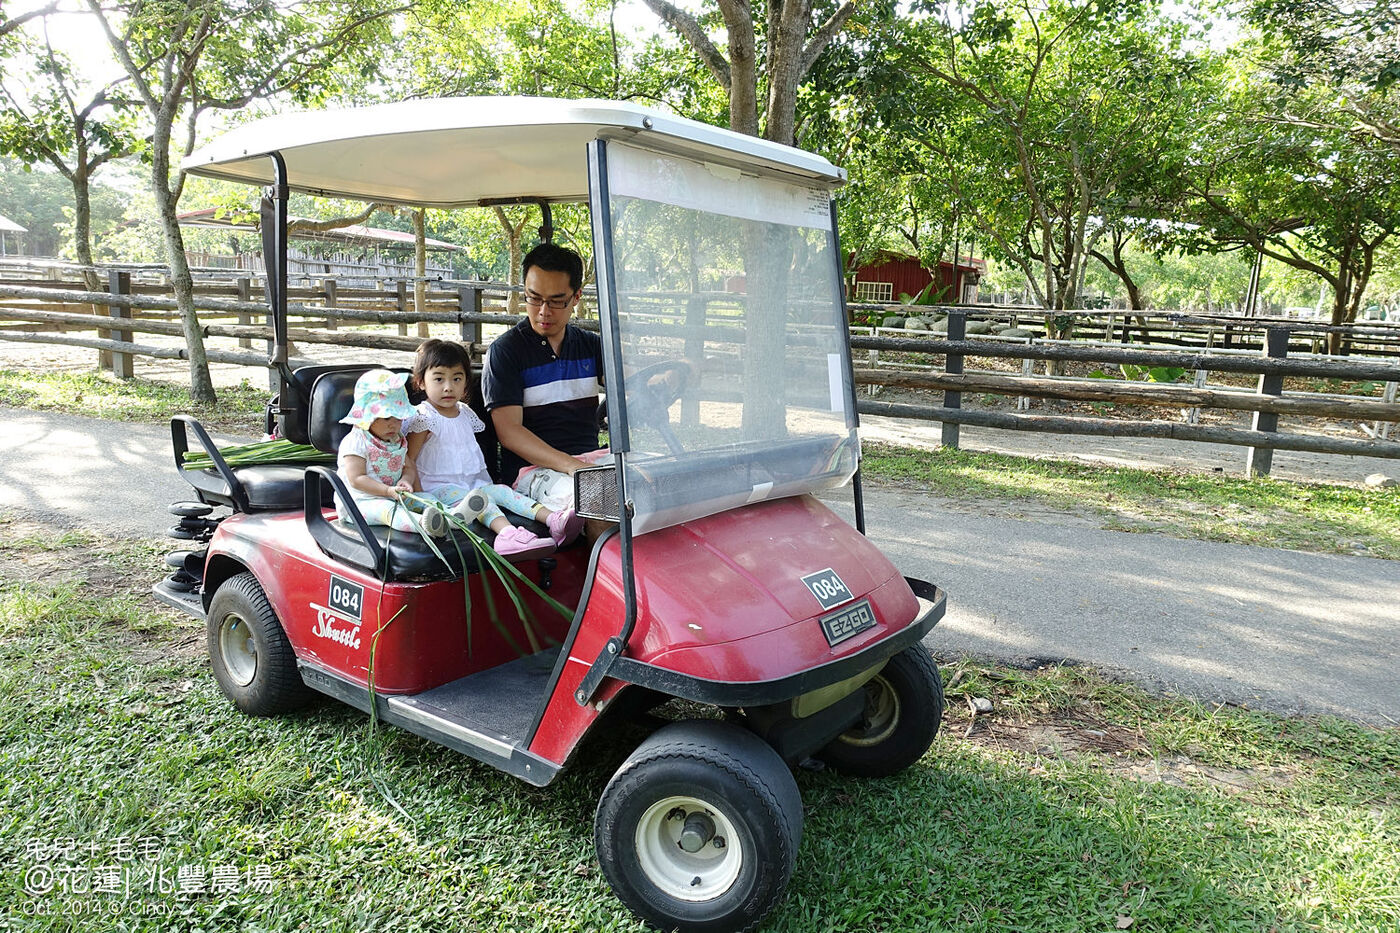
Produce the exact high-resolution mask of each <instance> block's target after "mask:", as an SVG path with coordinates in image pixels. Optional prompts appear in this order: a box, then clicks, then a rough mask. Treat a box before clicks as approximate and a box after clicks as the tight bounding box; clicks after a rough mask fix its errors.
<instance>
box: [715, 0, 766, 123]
mask: <svg viewBox="0 0 1400 933" xmlns="http://www.w3.org/2000/svg"><path fill="white" fill-rule="evenodd" d="M720 9H721V10H722V11H723V12H724V26H725V29H726V30H727V31H728V33H729V72H730V76H729V128H730V129H731V130H733V131H734V132H736V133H743V134H745V135H746V136H757V135H758V52H757V43H756V42H755V40H754V29H753V9H752V7H750V6H749V4H748V2H746V0H743V2H741V0H720Z"/></svg>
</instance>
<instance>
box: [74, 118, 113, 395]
mask: <svg viewBox="0 0 1400 933" xmlns="http://www.w3.org/2000/svg"><path fill="white" fill-rule="evenodd" d="M70 180H71V181H72V183H73V255H74V256H75V257H76V258H77V260H78V264H79V265H81V266H82V267H83V282H84V283H85V284H86V285H87V290H88V291H90V292H99V291H103V290H105V289H106V284H105V283H103V282H102V281H101V280H100V279H99V278H98V277H97V270H96V269H93V268H92V265H93V263H92V198H91V189H90V186H89V184H88V170H87V152H86V150H85V147H84V146H82V145H79V147H78V158H77V165H76V167H75V168H74V170H73V174H72V176H71V178H70ZM91 307H92V313H93V315H94V316H99V317H105V316H106V315H107V309H106V308H105V307H103V306H101V305H92V306H91ZM111 367H112V351H111V350H98V351H97V368H98V369H110V368H111Z"/></svg>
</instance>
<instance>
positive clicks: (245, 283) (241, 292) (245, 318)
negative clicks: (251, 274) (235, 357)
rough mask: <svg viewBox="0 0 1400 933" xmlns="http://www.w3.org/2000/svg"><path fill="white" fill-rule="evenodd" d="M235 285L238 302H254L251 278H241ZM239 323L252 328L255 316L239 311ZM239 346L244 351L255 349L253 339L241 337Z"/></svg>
mask: <svg viewBox="0 0 1400 933" xmlns="http://www.w3.org/2000/svg"><path fill="white" fill-rule="evenodd" d="M233 284H234V285H235V287H237V289H238V300H239V301H242V302H248V303H251V302H252V300H253V280H252V279H249V278H240V279H236V280H235V281H234V283H233ZM238 323H239V324H242V325H243V326H244V327H251V326H252V324H253V316H252V315H251V314H249V313H248V312H247V311H239V312H238ZM238 346H239V347H240V348H242V349H244V350H251V349H252V348H253V338H252V337H239V338H238Z"/></svg>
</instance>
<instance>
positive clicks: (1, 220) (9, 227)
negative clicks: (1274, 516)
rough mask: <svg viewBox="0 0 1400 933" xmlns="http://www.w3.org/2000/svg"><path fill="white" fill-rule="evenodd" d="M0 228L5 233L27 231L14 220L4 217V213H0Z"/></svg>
mask: <svg viewBox="0 0 1400 933" xmlns="http://www.w3.org/2000/svg"><path fill="white" fill-rule="evenodd" d="M0 230H3V231H5V232H6V233H28V232H29V231H28V230H26V229H24V228H23V227H21V226H20V225H19V224H17V223H15V222H14V221H13V220H11V219H10V218H8V217H6V216H5V215H4V214H0Z"/></svg>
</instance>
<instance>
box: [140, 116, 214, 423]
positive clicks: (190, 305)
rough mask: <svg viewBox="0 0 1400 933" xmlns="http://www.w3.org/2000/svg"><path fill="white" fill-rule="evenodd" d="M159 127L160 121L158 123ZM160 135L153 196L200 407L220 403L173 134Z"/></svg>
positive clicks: (155, 142) (153, 170)
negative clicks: (175, 171)
mask: <svg viewBox="0 0 1400 933" xmlns="http://www.w3.org/2000/svg"><path fill="white" fill-rule="evenodd" d="M156 123H157V126H159V125H160V121H159V120H158V121H156ZM166 127H167V129H166V132H165V133H161V132H159V131H158V132H157V133H156V135H155V138H154V139H153V140H152V157H151V193H152V194H154V195H155V199H156V212H157V213H158V214H159V215H160V223H161V228H162V231H163V232H164V234H165V236H164V239H165V253H166V258H167V259H168V260H169V262H170V287H171V290H172V291H174V293H175V304H176V306H177V307H178V308H179V309H180V324H181V326H182V327H183V328H184V332H185V347H186V348H187V349H188V351H189V359H190V399H191V400H192V401H193V402H194V403H195V404H197V405H212V404H214V402H215V401H216V398H215V395H214V381H213V379H211V378H210V376H209V360H208V358H207V357H206V356H205V355H204V336H203V334H202V333H201V332H200V329H199V317H198V315H197V314H195V308H194V277H193V276H192V275H191V274H190V265H189V261H188V260H187V259H186V258H185V238H184V237H183V236H182V235H181V233H180V222H179V220H178V219H177V218H176V216H175V195H174V193H173V192H172V191H171V190H170V135H169V129H168V127H169V123H168V122H167V123H166Z"/></svg>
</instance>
